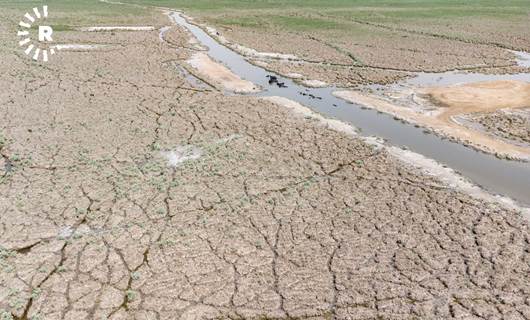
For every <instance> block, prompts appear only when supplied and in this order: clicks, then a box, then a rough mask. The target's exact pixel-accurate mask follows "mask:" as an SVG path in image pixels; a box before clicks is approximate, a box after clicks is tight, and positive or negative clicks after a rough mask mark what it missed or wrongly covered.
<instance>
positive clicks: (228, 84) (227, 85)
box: [187, 52, 260, 93]
mask: <svg viewBox="0 0 530 320" xmlns="http://www.w3.org/2000/svg"><path fill="white" fill-rule="evenodd" d="M187 62H188V64H189V65H190V66H191V67H193V68H195V69H196V70H197V71H198V73H199V74H200V75H201V76H202V77H204V78H206V79H209V80H211V82H213V83H214V84H216V85H217V86H219V87H221V88H222V89H224V90H228V91H232V92H235V93H251V92H259V91H260V89H259V88H258V87H257V86H256V85H254V84H253V83H252V82H250V81H247V80H243V79H241V78H239V77H238V76H237V75H236V74H234V73H233V72H232V71H230V70H229V69H228V68H227V67H225V66H223V65H222V64H220V63H218V62H216V61H213V60H212V59H211V58H210V57H209V56H208V54H206V53H204V52H197V53H195V54H193V55H192V56H191V58H190V59H189V60H188V61H187Z"/></svg>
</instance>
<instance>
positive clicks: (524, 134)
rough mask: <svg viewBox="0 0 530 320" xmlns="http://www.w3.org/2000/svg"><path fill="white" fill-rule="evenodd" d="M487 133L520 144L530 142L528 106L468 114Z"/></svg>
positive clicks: (529, 113) (529, 111)
mask: <svg viewBox="0 0 530 320" xmlns="http://www.w3.org/2000/svg"><path fill="white" fill-rule="evenodd" d="M469 118H471V120H473V121H475V122H477V123H479V124H480V125H481V126H482V127H483V128H484V129H485V130H486V131H487V132H488V133H491V134H493V135H496V136H498V137H501V138H504V139H509V140H511V141H515V142H518V143H522V144H526V145H528V144H530V108H525V109H520V110H509V109H508V110H499V111H496V112H493V113H486V114H484V113H479V114H472V115H469Z"/></svg>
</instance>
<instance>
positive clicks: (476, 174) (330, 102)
mask: <svg viewBox="0 0 530 320" xmlns="http://www.w3.org/2000/svg"><path fill="white" fill-rule="evenodd" d="M171 17H172V19H173V20H174V21H175V22H176V23H177V24H179V25H181V26H183V27H185V28H186V29H188V30H189V31H190V32H191V33H192V34H193V35H194V36H195V37H196V38H197V39H198V41H199V42H200V43H201V44H202V45H204V46H206V47H207V48H208V54H209V55H210V57H211V58H213V59H214V60H217V61H218V62H221V63H223V64H224V65H225V66H227V67H228V68H229V69H231V70H232V71H233V72H234V73H235V74H237V75H238V76H240V77H241V78H243V79H246V80H249V81H251V82H253V83H255V84H256V85H259V86H261V87H262V88H263V89H264V91H262V92H260V93H258V94H255V95H256V96H281V97H285V98H289V99H291V100H294V101H297V102H298V103H301V104H303V105H305V106H307V107H310V108H311V109H313V110H314V111H316V112H319V113H321V114H323V115H324V116H327V117H330V118H336V119H339V120H342V121H344V122H347V123H350V124H352V125H353V126H355V127H357V128H359V129H360V130H361V134H362V135H365V136H378V137H381V138H383V139H385V140H386V141H387V142H388V143H389V144H392V145H395V146H400V147H407V148H408V149H410V150H412V151H414V152H417V153H419V154H422V155H424V156H426V157H428V158H431V159H434V160H436V161H438V162H440V163H442V164H444V165H446V166H448V167H450V168H452V169H454V170H455V171H457V172H459V173H460V174H462V175H463V176H465V177H467V178H468V179H470V180H471V181H473V182H474V183H476V184H477V185H480V186H482V187H483V188H484V189H486V190H488V191H490V192H492V193H494V194H501V195H504V196H508V197H510V198H512V199H514V200H516V201H518V202H519V203H521V204H523V205H525V206H530V163H524V162H518V161H508V160H501V159H498V158H496V157H495V156H493V155H489V154H485V153H482V152H478V151H475V150H474V149H471V148H468V147H465V146H463V145H461V144H458V143H455V142H451V141H449V140H444V139H441V138H439V137H437V136H435V135H433V134H426V133H424V132H423V129H421V128H416V127H414V126H413V125H410V124H404V123H402V122H401V121H397V120H395V119H394V118H393V117H392V116H390V115H386V114H381V113H378V112H377V111H375V110H372V109H363V108H361V106H360V105H356V104H351V103H348V102H346V101H344V100H342V99H339V98H337V97H335V96H333V94H332V93H333V91H335V90H337V88H334V87H326V88H306V87H304V86H302V85H299V84H297V83H295V82H294V81H292V80H291V79H288V78H284V77H281V76H279V75H276V76H277V77H278V80H279V81H280V82H284V83H285V85H286V86H287V88H279V87H278V86H276V85H272V86H271V85H269V83H268V78H267V75H270V74H272V73H271V72H269V71H267V70H265V69H262V68H260V67H258V66H255V65H253V64H251V63H249V62H248V61H246V60H245V58H244V57H243V56H241V55H239V54H238V53H236V52H234V51H232V50H231V49H229V48H227V47H225V46H224V45H221V44H220V43H218V42H217V41H216V40H215V39H214V38H212V37H211V36H210V35H208V34H207V33H206V32H205V31H204V30H202V29H201V28H199V27H197V26H195V25H193V24H190V23H188V22H187V21H186V20H185V19H184V18H183V17H181V16H180V15H179V14H177V13H174V14H172V16H171ZM301 93H305V94H306V95H302V94H301ZM309 94H311V95H312V96H314V97H318V98H312V97H311V96H310V95H309Z"/></svg>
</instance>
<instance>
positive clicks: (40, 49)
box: [17, 6, 55, 62]
mask: <svg viewBox="0 0 530 320" xmlns="http://www.w3.org/2000/svg"><path fill="white" fill-rule="evenodd" d="M24 18H25V19H23V20H22V21H20V22H19V23H18V25H19V26H20V27H22V28H23V29H22V30H19V31H18V33H17V35H18V36H19V37H21V38H22V40H20V41H19V43H18V45H19V46H20V47H22V48H23V49H24V53H25V54H26V55H27V56H32V57H33V60H36V61H38V60H39V59H41V57H42V61H44V62H47V61H48V56H49V54H50V55H53V54H55V50H54V49H53V47H51V46H50V45H49V44H46V42H50V43H51V42H52V41H53V39H52V34H53V29H52V27H50V26H45V25H38V28H37V30H38V42H37V41H34V40H32V39H31V31H32V27H33V24H35V23H38V22H39V20H41V19H43V20H46V18H48V6H42V12H41V11H39V8H33V15H31V14H30V13H28V12H26V14H25V15H24ZM34 49H35V50H34ZM48 53H49V54H48Z"/></svg>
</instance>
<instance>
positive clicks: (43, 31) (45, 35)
mask: <svg viewBox="0 0 530 320" xmlns="http://www.w3.org/2000/svg"><path fill="white" fill-rule="evenodd" d="M52 33H53V29H52V27H50V26H39V41H40V42H42V41H49V42H51V41H53V40H52Z"/></svg>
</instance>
